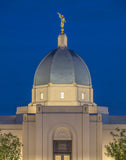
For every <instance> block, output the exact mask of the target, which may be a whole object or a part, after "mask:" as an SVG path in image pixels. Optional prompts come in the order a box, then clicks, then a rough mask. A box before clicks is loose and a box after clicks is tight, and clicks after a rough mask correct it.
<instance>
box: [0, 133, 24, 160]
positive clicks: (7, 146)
mask: <svg viewBox="0 0 126 160" xmlns="http://www.w3.org/2000/svg"><path fill="white" fill-rule="evenodd" d="M21 147H22V143H21V142H20V141H19V138H18V137H17V136H14V135H12V134H11V133H1V131H0V160H20V157H21Z"/></svg>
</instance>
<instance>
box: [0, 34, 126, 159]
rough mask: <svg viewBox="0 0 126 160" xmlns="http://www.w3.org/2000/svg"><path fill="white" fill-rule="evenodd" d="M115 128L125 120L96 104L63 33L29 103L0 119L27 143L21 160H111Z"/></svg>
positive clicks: (42, 68)
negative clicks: (107, 149) (107, 152)
mask: <svg viewBox="0 0 126 160" xmlns="http://www.w3.org/2000/svg"><path fill="white" fill-rule="evenodd" d="M28 94H30V93H28ZM116 127H119V128H125V129H126V116H110V115H109V112H108V108H107V107H102V106H97V104H96V103H95V102H94V101H93V88H92V81H91V75H90V72H89V69H88V67H87V65H86V63H85V62H84V61H83V59H82V58H81V57H80V56H79V55H78V54H77V53H75V52H74V51H73V50H71V49H69V48H68V47H67V36H66V34H65V33H61V34H59V36H58V47H57V48H56V49H54V50H52V51H51V52H50V53H48V54H47V55H46V56H45V58H43V59H42V61H41V62H40V64H39V65H38V67H37V69H36V72H35V75H34V82H33V88H32V101H31V103H30V104H28V106H24V107H17V112H16V116H0V130H2V132H11V133H12V134H14V135H17V136H18V137H19V138H20V140H21V142H22V143H23V157H22V160H108V157H106V156H105V154H104V153H105V147H104V146H105V144H108V143H109V142H110V141H111V140H112V137H111V135H110V131H112V130H114V129H115V128H116ZM109 160H111V158H109Z"/></svg>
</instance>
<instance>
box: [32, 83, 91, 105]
mask: <svg viewBox="0 0 126 160" xmlns="http://www.w3.org/2000/svg"><path fill="white" fill-rule="evenodd" d="M61 92H64V98H63V99H62V98H61ZM41 93H43V99H41ZM82 93H84V94H85V97H84V99H82ZM89 102H90V103H93V89H92V86H84V85H76V84H51V83H50V84H48V85H41V86H33V89H32V103H40V104H42V105H53V106H54V105H58V106H59V105H69V106H71V105H74V106H75V105H80V104H82V103H89Z"/></svg>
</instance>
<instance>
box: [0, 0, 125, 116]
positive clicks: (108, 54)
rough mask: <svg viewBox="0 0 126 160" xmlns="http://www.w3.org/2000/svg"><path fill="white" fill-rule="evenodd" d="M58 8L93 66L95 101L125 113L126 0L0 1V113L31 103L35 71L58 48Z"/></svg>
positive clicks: (75, 45) (73, 42)
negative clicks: (46, 56)
mask: <svg viewBox="0 0 126 160" xmlns="http://www.w3.org/2000/svg"><path fill="white" fill-rule="evenodd" d="M57 12H60V13H61V14H63V15H64V16H65V19H66V21H67V23H66V24H65V33H66V34H67V37H68V48H70V49H72V50H74V51H75V52H76V53H77V54H79V55H80V56H81V57H82V58H83V59H84V61H85V62H86V64H87V65H88V67H89V70H90V73H91V78H92V85H93V89H94V102H95V103H96V104H97V105H98V106H108V107H109V112H110V114H111V115H126V0H62V1H60V0H46V1H44V0H18V1H17V0H0V115H15V113H16V107H17V106H27V105H28V103H30V102H31V89H32V85H33V78H34V73H35V70H36V68H37V66H38V64H39V62H40V61H41V59H42V58H43V57H44V56H45V55H46V54H47V53H48V52H50V51H51V50H52V49H55V48H57V37H58V34H59V33H60V19H59V17H58V15H57Z"/></svg>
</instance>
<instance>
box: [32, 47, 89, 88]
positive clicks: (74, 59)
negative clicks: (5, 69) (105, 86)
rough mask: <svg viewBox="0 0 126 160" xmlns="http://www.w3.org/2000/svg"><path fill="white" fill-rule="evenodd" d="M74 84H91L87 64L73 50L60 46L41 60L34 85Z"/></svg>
mask: <svg viewBox="0 0 126 160" xmlns="http://www.w3.org/2000/svg"><path fill="white" fill-rule="evenodd" d="M48 83H52V84H72V83H76V84H79V85H86V86H89V85H91V76H90V72H89V70H88V67H87V65H86V64H85V62H84V61H83V60H82V58H81V57H80V56H79V55H78V54H76V53H75V52H74V51H73V50H71V49H68V48H67V47H63V46H62V47H61V46H59V47H58V48H57V49H55V50H53V51H51V52H50V53H49V54H48V55H47V56H45V58H43V59H42V61H41V62H40V64H39V66H38V68H37V70H36V72H35V76H34V85H35V86H38V85H45V84H48Z"/></svg>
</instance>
